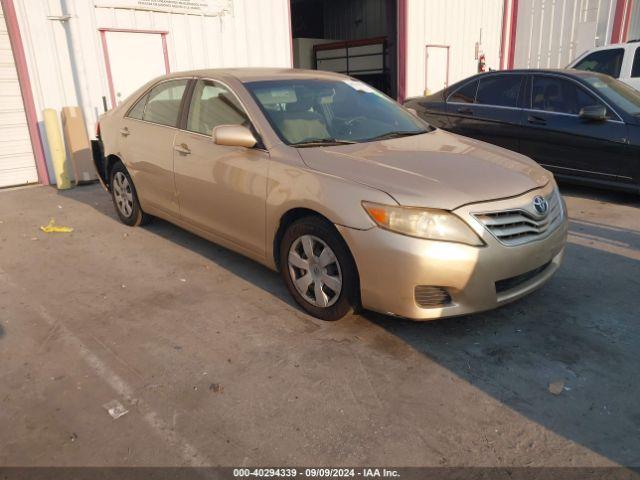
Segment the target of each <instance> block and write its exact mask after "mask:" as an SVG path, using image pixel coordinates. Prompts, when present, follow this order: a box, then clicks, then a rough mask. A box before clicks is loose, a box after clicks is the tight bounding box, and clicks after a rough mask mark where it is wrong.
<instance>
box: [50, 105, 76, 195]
mask: <svg viewBox="0 0 640 480" xmlns="http://www.w3.org/2000/svg"><path fill="white" fill-rule="evenodd" d="M43 116H44V128H45V130H46V132H47V143H48V144H49V153H50V154H51V163H52V164H53V171H54V172H55V174H56V186H57V187H58V190H66V189H67V188H71V180H69V174H68V172H67V162H66V160H67V152H66V151H65V149H64V143H62V134H61V132H60V122H59V121H58V112H57V111H55V110H54V109H53V108H45V109H44V112H43Z"/></svg>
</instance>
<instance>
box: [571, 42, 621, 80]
mask: <svg viewBox="0 0 640 480" xmlns="http://www.w3.org/2000/svg"><path fill="white" fill-rule="evenodd" d="M623 60H624V48H610V49H607V50H598V51H597V52H593V53H590V54H589V55H587V56H586V57H585V58H583V59H582V60H580V61H579V62H578V63H577V64H576V66H575V67H573V68H575V69H576V70H586V71H588V72H598V73H604V74H606V75H610V76H612V77H613V78H618V77H619V76H620V69H621V68H622V61H623Z"/></svg>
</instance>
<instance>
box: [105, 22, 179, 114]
mask: <svg viewBox="0 0 640 480" xmlns="http://www.w3.org/2000/svg"><path fill="white" fill-rule="evenodd" d="M98 31H99V32H100V39H101V41H102V54H103V55H104V65H105V68H106V70H107V81H108V83H109V95H110V97H111V108H115V107H116V106H117V103H116V90H115V87H114V85H113V74H112V72H111V61H110V60H109V47H108V45H107V32H122V33H146V34H150V35H160V38H161V40H162V53H163V55H164V68H165V70H166V72H167V73H171V67H170V66H169V52H168V50H167V34H168V33H169V32H168V31H166V30H135V29H128V28H99V29H98Z"/></svg>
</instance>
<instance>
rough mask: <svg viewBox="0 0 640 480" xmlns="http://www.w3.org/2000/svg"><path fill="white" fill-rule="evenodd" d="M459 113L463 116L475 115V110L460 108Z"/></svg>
mask: <svg viewBox="0 0 640 480" xmlns="http://www.w3.org/2000/svg"><path fill="white" fill-rule="evenodd" d="M458 113H462V114H463V115H473V110H471V109H470V108H459V109H458Z"/></svg>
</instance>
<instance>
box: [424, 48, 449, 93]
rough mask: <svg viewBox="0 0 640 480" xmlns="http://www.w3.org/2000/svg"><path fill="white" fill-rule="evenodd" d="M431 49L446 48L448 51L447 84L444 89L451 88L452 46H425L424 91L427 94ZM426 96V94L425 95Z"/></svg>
mask: <svg viewBox="0 0 640 480" xmlns="http://www.w3.org/2000/svg"><path fill="white" fill-rule="evenodd" d="M430 48H444V49H446V50H447V80H446V82H445V85H444V88H447V87H448V86H449V64H450V61H451V58H450V55H451V46H450V45H434V44H428V45H425V49H424V50H425V61H424V89H425V92H426V90H427V80H428V75H429V49H430ZM425 95H426V93H425Z"/></svg>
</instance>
